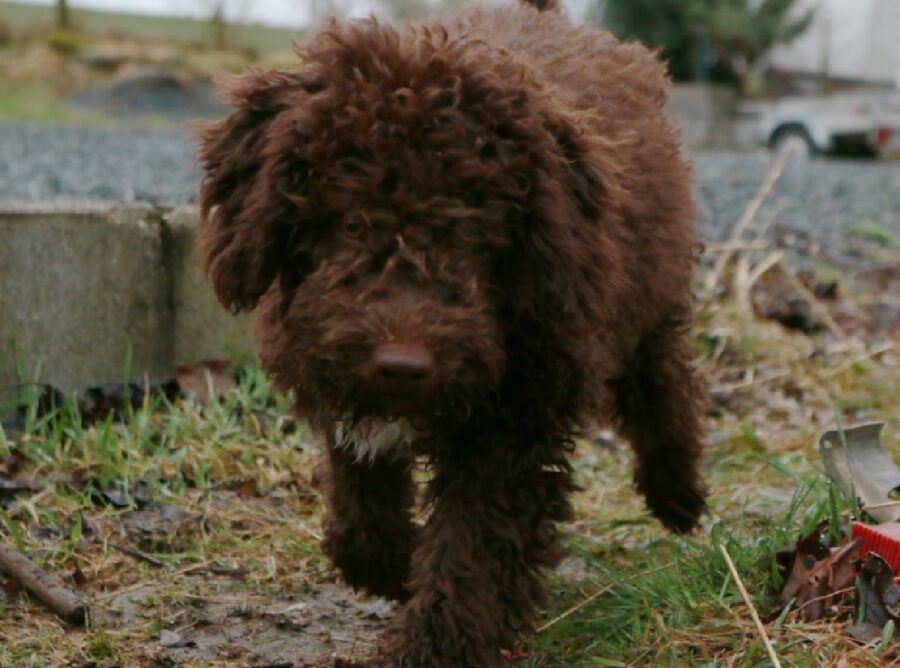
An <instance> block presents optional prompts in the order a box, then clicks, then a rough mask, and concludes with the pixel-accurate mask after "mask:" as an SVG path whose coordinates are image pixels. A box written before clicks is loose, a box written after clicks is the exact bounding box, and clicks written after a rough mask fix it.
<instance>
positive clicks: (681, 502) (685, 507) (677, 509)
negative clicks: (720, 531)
mask: <svg viewBox="0 0 900 668" xmlns="http://www.w3.org/2000/svg"><path fill="white" fill-rule="evenodd" d="M666 491H667V494H665V495H659V496H655V495H648V496H647V506H648V507H649V508H650V512H652V513H653V515H654V516H656V517H657V518H658V519H659V521H660V522H662V524H663V526H664V527H666V528H667V529H668V530H669V531H672V532H674V533H678V534H688V533H691V532H692V531H693V530H694V529H695V528H697V525H698V524H699V523H700V518H701V517H703V515H704V514H705V513H706V510H707V508H706V493H705V490H703V489H701V488H698V487H696V486H691V485H685V486H683V487H677V488H669V489H668V490H666Z"/></svg>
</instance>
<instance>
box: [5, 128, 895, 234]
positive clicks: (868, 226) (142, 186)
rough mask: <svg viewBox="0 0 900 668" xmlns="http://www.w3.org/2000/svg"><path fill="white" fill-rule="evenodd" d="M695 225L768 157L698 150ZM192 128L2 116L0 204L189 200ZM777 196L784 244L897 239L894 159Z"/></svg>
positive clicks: (802, 172) (829, 163) (803, 177)
mask: <svg viewBox="0 0 900 668" xmlns="http://www.w3.org/2000/svg"><path fill="white" fill-rule="evenodd" d="M693 158H694V162H695V168H696V174H697V189H698V203H699V209H700V225H701V230H702V233H703V235H704V236H705V238H706V239H707V240H709V241H717V240H721V239H723V238H725V237H727V235H728V232H729V230H730V229H731V227H732V226H733V225H734V222H735V221H736V219H737V218H738V217H739V216H740V214H741V212H742V211H743V209H744V207H745V205H746V203H747V201H748V200H749V199H750V198H751V197H752V196H753V194H754V193H755V191H756V189H757V187H758V186H759V183H760V182H761V181H762V179H763V177H764V175H765V172H766V168H767V160H768V158H767V156H766V155H765V154H763V153H757V154H733V153H697V154H695V155H694V156H693ZM193 160H194V158H193V147H192V140H191V135H190V132H189V131H187V130H185V131H183V132H178V131H150V130H137V129H132V128H125V127H120V128H97V127H55V126H47V125H32V124H26V123H0V206H2V205H4V204H7V205H8V204H10V203H14V202H16V203H21V202H29V203H33V202H39V201H53V202H57V203H64V202H85V201H89V202H96V201H109V200H112V201H119V202H126V203H127V202H149V203H151V204H158V205H171V204H180V203H189V202H193V201H194V198H195V193H196V189H197V183H198V179H199V176H198V172H197V170H196V167H195V166H194V163H193ZM779 201H780V202H781V205H782V207H783V208H782V209H781V212H780V214H779V215H778V218H777V221H776V222H775V225H774V226H773V228H772V229H773V234H776V235H778V236H779V241H781V242H782V243H784V244H786V245H788V246H790V245H791V244H803V245H805V246H806V247H807V250H808V249H809V246H810V245H813V246H816V245H823V246H826V247H831V248H833V249H836V250H841V251H846V250H847V249H851V250H852V246H853V244H854V239H857V238H860V237H869V240H870V241H871V237H872V236H878V235H883V242H884V243H885V244H886V245H890V244H894V245H900V163H880V164H879V163H874V162H856V161H854V162H843V161H833V160H822V161H813V162H809V163H803V162H794V163H793V164H792V165H790V166H789V168H788V170H787V171H786V172H785V174H784V175H783V177H782V179H781V180H780V181H779V183H778V185H777V186H776V188H775V190H774V191H773V193H772V195H771V196H770V198H769V199H768V200H767V205H766V207H764V209H763V211H762V213H761V216H762V217H763V219H765V217H766V216H767V208H768V207H770V206H773V205H775V204H776V203H777V202H779Z"/></svg>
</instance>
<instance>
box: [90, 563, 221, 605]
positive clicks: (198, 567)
mask: <svg viewBox="0 0 900 668" xmlns="http://www.w3.org/2000/svg"><path fill="white" fill-rule="evenodd" d="M207 568H209V562H208V561H204V562H202V563H199V564H191V565H190V566H185V567H184V568H179V569H178V570H177V571H172V572H171V573H163V574H162V575H161V576H160V578H162V577H165V578H167V579H174V578H176V577H179V576H181V575H189V574H190V573H196V572H197V571H202V570H205V569H207ZM159 584H160V580H159V579H156V580H151V581H149V582H147V581H145V582H135V583H134V584H132V585H128V586H127V587H122V589H117V590H116V591H108V592H105V593H103V594H97V595H96V596H93V597H92V600H93V601H94V602H95V603H97V602H100V601H106V600H109V599H111V598H115V597H116V596H122V595H123V594H130V593H131V592H133V591H137V590H138V589H143V588H144V587H153V586H154V585H156V586H159Z"/></svg>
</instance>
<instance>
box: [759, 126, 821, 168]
mask: <svg viewBox="0 0 900 668" xmlns="http://www.w3.org/2000/svg"><path fill="white" fill-rule="evenodd" d="M788 147H790V148H791V152H792V155H793V157H795V158H801V159H805V160H809V159H810V158H813V157H814V156H815V155H816V153H817V150H816V145H815V144H813V140H812V138H811V137H810V136H809V133H808V132H807V131H806V129H805V128H802V127H800V126H795V125H791V126H788V127H784V128H780V129H779V130H778V131H776V132H775V134H774V135H773V136H772V139H771V140H770V141H769V149H770V150H771V151H772V152H773V153H776V154H777V153H781V151H783V150H784V149H786V148H788Z"/></svg>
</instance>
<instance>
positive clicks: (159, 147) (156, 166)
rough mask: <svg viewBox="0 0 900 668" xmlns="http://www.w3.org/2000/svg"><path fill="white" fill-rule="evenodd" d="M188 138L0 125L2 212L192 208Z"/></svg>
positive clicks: (194, 177) (194, 176)
mask: <svg viewBox="0 0 900 668" xmlns="http://www.w3.org/2000/svg"><path fill="white" fill-rule="evenodd" d="M199 178H200V177H199V172H198V171H197V169H196V167H195V166H194V145H193V143H192V140H191V136H190V133H189V132H188V131H187V129H185V130H184V131H181V132H177V131H175V132H173V131H155V130H138V129H134V128H129V127H124V126H121V127H112V128H100V127H81V126H52V125H43V124H29V123H0V205H9V204H10V203H15V204H19V203H33V202H53V203H57V204H58V203H70V202H71V203H78V204H82V203H86V202H87V203H94V202H98V201H101V202H108V201H114V202H125V203H135V202H147V203H150V204H156V205H161V206H166V205H172V204H182V203H189V202H193V201H194V199H195V197H196V191H197V184H198V183H199Z"/></svg>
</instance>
